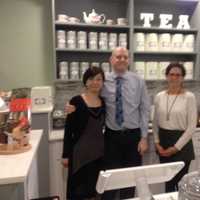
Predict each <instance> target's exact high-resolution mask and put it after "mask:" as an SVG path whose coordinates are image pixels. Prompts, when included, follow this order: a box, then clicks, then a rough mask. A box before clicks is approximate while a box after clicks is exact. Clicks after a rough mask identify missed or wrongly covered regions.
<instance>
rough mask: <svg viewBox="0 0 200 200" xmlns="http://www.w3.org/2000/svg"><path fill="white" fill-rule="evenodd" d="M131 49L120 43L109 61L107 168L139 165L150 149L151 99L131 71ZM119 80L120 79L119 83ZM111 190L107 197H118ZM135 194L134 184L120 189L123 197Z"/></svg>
mask: <svg viewBox="0 0 200 200" xmlns="http://www.w3.org/2000/svg"><path fill="white" fill-rule="evenodd" d="M129 62H130V61H129V52H128V50H127V49H125V48H122V47H117V48H115V49H114V50H113V52H112V55H111V57H110V63H111V65H112V69H113V71H112V72H111V73H110V74H108V75H107V77H106V81H105V83H104V87H103V90H102V93H101V95H102V97H103V98H104V100H105V103H106V130H105V161H106V168H107V169H114V168H122V167H133V166H140V165H141V164H142V155H143V154H144V152H145V151H146V150H147V148H148V145H147V133H148V122H149V111H150V103H149V97H148V94H147V89H146V86H145V82H144V80H142V79H141V78H139V77H138V76H137V75H136V74H134V73H133V72H130V71H128V66H129ZM119 82H120V83H119ZM115 194H116V191H108V192H105V194H104V195H103V199H104V200H112V199H115ZM133 196H134V189H133V188H125V189H121V190H120V199H127V198H131V197H133Z"/></svg>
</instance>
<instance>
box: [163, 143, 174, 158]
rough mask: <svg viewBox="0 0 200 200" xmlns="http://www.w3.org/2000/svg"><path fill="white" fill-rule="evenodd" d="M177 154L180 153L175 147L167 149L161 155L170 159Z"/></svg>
mask: <svg viewBox="0 0 200 200" xmlns="http://www.w3.org/2000/svg"><path fill="white" fill-rule="evenodd" d="M177 152H178V149H177V148H176V147H174V146H173V147H168V148H167V149H165V150H164V151H163V152H162V153H161V154H160V155H161V156H163V157H170V156H173V155H174V154H176V153H177Z"/></svg>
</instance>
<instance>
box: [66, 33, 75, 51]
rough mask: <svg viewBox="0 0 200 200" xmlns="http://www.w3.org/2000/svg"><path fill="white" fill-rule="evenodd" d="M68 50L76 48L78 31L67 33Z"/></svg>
mask: <svg viewBox="0 0 200 200" xmlns="http://www.w3.org/2000/svg"><path fill="white" fill-rule="evenodd" d="M67 48H69V49H75V48H76V31H68V32H67Z"/></svg>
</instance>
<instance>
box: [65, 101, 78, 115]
mask: <svg viewBox="0 0 200 200" xmlns="http://www.w3.org/2000/svg"><path fill="white" fill-rule="evenodd" d="M75 111H76V107H75V106H74V105H71V104H69V103H67V104H66V105H65V112H66V114H71V113H73V112H75Z"/></svg>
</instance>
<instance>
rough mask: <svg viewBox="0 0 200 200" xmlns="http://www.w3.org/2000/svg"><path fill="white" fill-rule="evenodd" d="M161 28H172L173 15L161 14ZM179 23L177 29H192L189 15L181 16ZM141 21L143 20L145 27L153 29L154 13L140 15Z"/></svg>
mask: <svg viewBox="0 0 200 200" xmlns="http://www.w3.org/2000/svg"><path fill="white" fill-rule="evenodd" d="M159 18H160V25H159V27H160V28H172V27H173V25H172V23H171V21H172V20H173V15H172V14H160V15H159ZM178 18H179V21H178V24H177V26H176V28H177V29H190V24H189V15H179V17H178ZM140 20H143V21H144V23H143V26H144V27H151V22H152V21H153V20H154V14H153V13H140Z"/></svg>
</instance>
